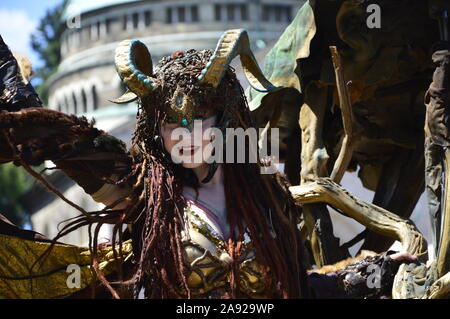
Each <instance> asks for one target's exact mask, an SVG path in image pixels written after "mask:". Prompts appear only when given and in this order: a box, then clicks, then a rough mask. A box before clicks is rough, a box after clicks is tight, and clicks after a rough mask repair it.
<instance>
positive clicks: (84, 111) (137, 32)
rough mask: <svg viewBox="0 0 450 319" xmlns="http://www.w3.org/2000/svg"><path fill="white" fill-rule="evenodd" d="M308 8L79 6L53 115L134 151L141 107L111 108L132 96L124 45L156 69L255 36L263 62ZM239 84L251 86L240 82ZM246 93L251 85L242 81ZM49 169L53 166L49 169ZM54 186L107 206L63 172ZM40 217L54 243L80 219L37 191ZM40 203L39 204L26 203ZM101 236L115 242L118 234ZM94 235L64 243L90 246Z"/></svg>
mask: <svg viewBox="0 0 450 319" xmlns="http://www.w3.org/2000/svg"><path fill="white" fill-rule="evenodd" d="M303 2H304V1H298V0H246V1H244V0H184V1H181V0H151V1H136V0H108V1H106V0H89V1H88V0H72V1H69V3H68V6H67V8H66V10H65V14H64V20H63V21H62V23H65V25H66V27H67V28H66V30H65V32H64V34H63V36H62V39H61V43H62V45H61V57H62V61H61V64H60V65H59V67H58V71H57V72H56V73H55V74H54V75H53V76H52V77H51V78H50V80H49V103H48V107H50V108H52V109H55V110H59V111H62V112H64V113H69V114H76V115H84V116H86V117H88V118H95V120H96V127H98V128H100V129H103V130H105V131H107V132H108V133H109V134H111V135H114V136H116V137H118V138H120V139H122V140H123V141H125V142H126V143H127V144H128V146H130V141H131V135H132V132H133V130H134V127H135V123H136V113H137V105H136V104H135V103H130V104H126V105H114V104H113V103H111V102H109V100H111V99H114V98H116V97H119V96H120V95H122V94H123V93H124V92H125V87H124V86H123V85H122V83H121V81H120V79H119V76H118V75H117V73H116V70H115V68H114V50H115V48H116V47H117V46H118V44H119V42H120V41H122V40H124V39H139V40H141V41H142V42H144V43H145V44H146V45H147V47H148V48H149V50H150V53H151V55H152V58H153V62H154V63H156V62H157V61H158V60H159V59H160V58H161V57H163V56H165V55H169V54H171V53H172V52H174V51H176V50H186V49H191V48H193V49H206V48H210V49H214V48H215V46H216V44H217V41H218V40H219V38H220V36H221V35H222V33H223V32H224V31H225V30H228V29H235V28H244V29H246V30H247V31H248V32H249V36H250V39H251V41H252V48H253V50H254V52H255V55H256V58H257V59H258V60H259V62H260V63H262V62H263V58H264V56H265V53H266V52H267V51H268V50H269V49H270V47H271V46H272V45H273V43H274V42H275V41H276V40H277V39H278V38H279V36H280V35H281V34H282V32H283V31H284V29H285V28H286V27H287V26H288V24H289V23H290V21H291V20H292V19H293V18H294V17H295V15H296V13H297V11H298V9H299V8H300V7H301V5H302V4H303ZM237 71H238V77H239V78H242V79H243V76H242V75H240V74H239V69H237ZM242 84H243V86H246V85H247V82H246V80H244V79H243V80H242ZM49 166H53V164H52V163H49ZM50 172H51V173H48V174H47V176H46V178H47V180H49V182H51V183H52V184H53V185H54V186H56V187H57V188H58V189H59V190H60V191H61V192H62V193H63V195H64V196H65V197H66V198H68V199H70V200H72V201H73V202H75V203H77V204H78V205H79V206H81V207H83V208H84V209H85V210H87V211H95V210H100V209H102V208H103V207H104V206H103V205H102V204H100V203H97V202H95V201H94V200H92V199H91V198H90V197H89V196H88V195H87V194H85V193H84V191H83V190H82V189H81V188H80V187H79V186H78V185H77V184H75V183H74V182H73V181H72V180H70V179H69V178H68V177H67V176H66V175H65V174H64V173H62V172H60V171H54V170H53V171H52V170H50ZM23 198H24V200H23V203H24V206H25V208H26V209H27V210H28V211H29V212H30V213H32V217H31V220H32V224H33V229H34V230H36V231H38V232H41V233H43V234H44V235H46V236H48V237H51V238H52V237H54V236H55V235H56V234H57V232H58V223H60V222H61V221H64V220H67V219H69V218H71V217H74V216H77V215H79V212H78V211H77V210H75V209H74V208H72V207H71V206H69V205H68V204H67V203H65V202H64V201H62V200H61V199H60V198H58V197H56V196H55V195H53V194H51V193H49V192H48V191H46V190H45V189H44V188H43V187H42V186H40V185H39V184H36V186H35V187H33V188H32V189H31V190H30V191H29V192H28V193H27V194H25V196H24V197H23ZM27 198H33V201H29V200H26V199H27ZM101 236H103V237H105V238H109V237H110V229H109V228H107V227H105V228H104V229H102V234H101ZM88 238H89V236H88V234H87V229H80V230H78V231H77V232H74V233H71V234H69V235H67V236H65V237H63V238H62V239H61V241H63V242H66V243H70V244H76V245H86V244H87V243H88Z"/></svg>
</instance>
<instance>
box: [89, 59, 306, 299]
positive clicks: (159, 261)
mask: <svg viewBox="0 0 450 319" xmlns="http://www.w3.org/2000/svg"><path fill="white" fill-rule="evenodd" d="M211 54H212V52H211V51H209V50H203V51H196V50H189V51H187V52H183V53H178V54H177V55H172V58H163V59H162V60H161V61H160V63H159V64H158V65H157V69H158V68H159V72H156V74H158V78H157V79H158V81H159V85H158V88H157V89H155V90H154V91H153V92H152V94H151V95H149V96H147V97H144V98H141V99H140V101H139V102H140V103H139V112H138V121H137V126H136V131H135V133H134V135H133V141H132V144H133V147H132V150H131V155H132V158H133V168H132V170H131V173H130V174H128V175H127V176H125V177H124V178H122V180H120V181H118V182H117V184H131V185H133V194H132V195H131V196H130V197H129V198H127V200H128V205H127V208H126V209H124V210H121V211H119V212H116V213H114V215H110V216H109V217H108V218H107V217H104V219H98V218H97V219H95V221H96V222H97V223H98V225H101V224H102V222H108V223H111V222H112V221H114V222H113V223H114V224H115V226H114V230H113V240H112V245H113V251H114V252H115V251H116V250H115V248H114V247H115V245H116V238H118V240H117V243H119V244H120V243H121V242H122V240H123V234H122V230H123V226H124V225H130V224H131V225H132V230H131V234H130V236H131V238H132V243H133V254H134V261H133V267H131V269H132V270H131V274H129V275H128V276H124V275H123V274H122V272H121V271H119V281H118V282H117V283H118V284H119V285H118V286H119V287H120V288H119V289H118V291H117V289H115V288H113V287H112V285H114V284H113V283H110V282H109V281H108V280H106V278H105V277H104V276H102V274H101V272H99V271H98V262H97V263H96V262H95V261H96V247H93V253H94V264H93V266H94V269H95V270H96V273H97V274H98V276H99V278H100V280H101V282H102V283H103V284H104V285H105V286H106V287H107V288H108V289H109V290H110V292H111V293H112V294H113V295H114V296H116V297H118V296H119V295H120V294H121V293H122V295H124V296H127V292H129V291H130V290H132V291H133V295H134V297H137V295H138V294H139V292H140V291H141V289H144V292H145V296H146V297H151V298H191V297H193V296H192V294H191V291H190V289H189V286H188V279H187V278H188V276H189V269H188V267H187V266H186V263H185V260H184V249H183V243H182V235H181V234H182V231H184V230H186V216H185V215H184V208H185V206H186V201H185V198H184V197H183V194H182V191H183V186H185V185H189V186H191V187H193V188H195V189H198V187H199V186H200V182H199V181H198V180H197V178H196V176H195V175H194V174H193V172H192V170H190V169H186V168H183V167H182V166H181V165H177V164H174V163H173V162H172V160H171V157H170V154H168V153H167V151H166V150H165V149H164V146H163V144H162V142H161V137H160V135H159V128H160V125H161V123H162V122H163V121H164V120H165V119H166V117H167V113H166V110H167V105H168V103H170V99H171V98H172V96H173V93H174V91H175V90H176V89H178V90H180V89H182V90H183V91H184V92H185V93H186V94H189V95H190V96H192V97H194V98H195V101H196V103H198V104H197V105H208V106H211V107H214V108H215V109H216V110H217V114H218V118H220V117H221V116H222V115H223V114H224V112H228V114H230V117H231V118H232V119H233V120H232V121H231V122H230V124H229V127H234V128H243V129H244V130H245V129H247V128H250V127H253V123H252V120H251V117H250V112H249V108H248V105H247V101H246V98H245V95H244V92H243V89H242V87H241V85H240V83H239V81H238V80H237V78H236V75H235V72H234V70H233V69H232V68H231V67H229V68H228V70H227V71H226V74H225V76H224V78H223V80H222V81H221V83H220V84H219V86H218V87H217V88H216V89H213V88H209V87H206V86H205V87H198V86H196V85H195V83H196V78H197V76H198V75H199V73H200V72H201V70H202V69H203V68H204V67H205V65H206V63H207V62H208V59H209V58H210V56H211ZM247 147H248V148H250V147H251V145H249V144H247ZM235 151H236V150H235ZM235 154H237V152H235ZM220 165H222V167H223V172H224V188H225V196H226V209H227V217H228V221H229V223H230V229H232V230H234V229H236V228H237V229H239V232H237V233H236V232H232V236H231V238H229V239H228V241H227V242H226V244H227V250H228V252H229V255H230V256H231V257H232V260H233V262H232V264H231V268H230V287H229V291H230V296H231V297H233V298H237V297H241V295H240V280H239V278H240V274H239V265H238V263H237V260H238V259H239V255H240V249H241V247H242V243H243V235H244V231H247V232H248V233H249V236H250V238H251V241H252V246H253V247H254V250H255V255H256V259H257V261H258V262H259V264H260V265H262V268H263V275H264V280H265V282H266V288H267V291H266V293H267V296H271V297H277V298H298V297H302V296H305V295H306V290H305V289H306V283H305V278H306V273H305V270H304V268H303V266H302V264H301V260H302V255H303V252H302V246H301V241H300V236H299V232H298V230H297V222H298V216H299V212H298V207H297V206H296V205H295V203H294V200H293V199H292V197H291V196H290V193H289V190H288V188H287V187H288V184H287V182H286V181H285V179H284V178H283V177H282V176H281V175H280V174H278V173H277V174H271V175H261V173H260V165H261V164H260V162H259V160H258V162H257V163H237V162H236V161H234V162H233V163H223V164H220ZM112 216H114V217H112ZM86 223H87V224H91V222H89V221H87V222H85V224H86ZM98 230H99V226H97V227H96V229H95V233H94V240H93V243H94V246H95V244H96V239H95V238H96V236H98ZM119 248H120V246H119ZM119 255H120V254H119ZM117 258H118V259H120V256H117ZM124 287H128V288H130V287H131V288H132V289H124Z"/></svg>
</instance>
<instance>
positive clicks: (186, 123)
mask: <svg viewBox="0 0 450 319" xmlns="http://www.w3.org/2000/svg"><path fill="white" fill-rule="evenodd" d="M181 125H183V126H187V125H188V121H187V119H186V118H185V117H183V118H182V119H181Z"/></svg>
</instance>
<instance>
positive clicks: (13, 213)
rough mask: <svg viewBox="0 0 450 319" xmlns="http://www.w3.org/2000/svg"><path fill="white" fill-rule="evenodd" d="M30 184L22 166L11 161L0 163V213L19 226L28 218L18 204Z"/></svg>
mask: <svg viewBox="0 0 450 319" xmlns="http://www.w3.org/2000/svg"><path fill="white" fill-rule="evenodd" d="M30 186H31V183H30V179H29V178H27V175H26V172H25V171H24V170H23V168H22V167H17V166H15V165H14V164H12V163H7V164H2V165H0V213H1V214H2V215H4V216H5V217H6V218H8V219H9V220H10V221H12V222H13V223H15V224H16V225H19V226H23V225H24V224H25V223H26V222H27V221H28V220H29V217H28V214H27V213H26V212H25V211H24V209H23V208H22V206H21V204H20V196H21V195H23V194H24V193H25V192H26V191H27V190H28V189H29V187H30Z"/></svg>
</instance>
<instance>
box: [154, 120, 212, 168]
mask: <svg viewBox="0 0 450 319" xmlns="http://www.w3.org/2000/svg"><path fill="white" fill-rule="evenodd" d="M216 118H217V116H212V117H209V118H206V119H203V120H199V119H197V120H196V122H195V124H194V129H193V130H192V131H191V132H189V130H188V129H186V128H182V127H180V126H179V124H178V123H170V122H164V123H162V124H161V126H160V132H161V136H162V138H163V141H164V147H165V149H166V151H167V152H168V153H169V154H170V155H171V156H172V160H173V161H174V162H175V163H181V165H183V167H185V168H197V167H200V166H203V165H206V159H208V158H209V157H210V156H211V153H212V148H211V147H207V145H208V144H210V143H211V141H212V139H213V138H214V137H213V136H212V135H211V134H210V132H211V130H209V131H207V132H205V131H206V130H208V129H209V128H211V127H212V126H213V125H214V124H215V123H216ZM200 121H201V122H200Z"/></svg>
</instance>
